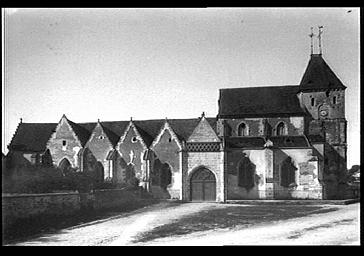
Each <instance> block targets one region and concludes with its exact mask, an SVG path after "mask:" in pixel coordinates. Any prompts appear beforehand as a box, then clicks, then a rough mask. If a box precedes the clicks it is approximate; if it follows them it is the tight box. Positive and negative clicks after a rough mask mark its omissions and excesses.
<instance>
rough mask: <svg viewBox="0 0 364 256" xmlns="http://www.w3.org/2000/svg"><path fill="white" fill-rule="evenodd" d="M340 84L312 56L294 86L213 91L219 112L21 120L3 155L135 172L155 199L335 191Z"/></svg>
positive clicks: (341, 120)
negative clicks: (87, 119)
mask: <svg viewBox="0 0 364 256" xmlns="http://www.w3.org/2000/svg"><path fill="white" fill-rule="evenodd" d="M345 89H346V87H345V86H344V85H343V84H342V82H341V81H340V80H339V78H338V77H337V76H336V75H335V74H334V72H333V71H332V70H331V69H330V67H329V66H328V65H327V63H326V62H325V60H324V59H323V57H322V55H321V54H311V57H310V60H309V62H308V65H307V68H306V71H305V73H304V75H303V77H302V79H301V82H300V83H299V85H286V86H264V87H261V86H260V87H248V88H231V89H220V95H219V100H218V105H219V112H218V114H217V116H216V117H206V116H205V115H204V114H202V115H201V117H199V118H191V119H157V120H129V121H110V122H101V121H98V122H91V123H74V122H72V121H71V120H69V119H68V118H67V117H66V116H65V115H63V116H62V118H61V119H60V120H59V122H58V123H24V122H20V123H19V125H18V127H17V130H16V132H15V134H14V136H13V138H12V141H11V143H10V144H9V146H8V148H9V153H8V156H9V159H11V162H12V164H13V165H21V164H27V163H33V164H51V165H54V166H57V167H59V168H61V169H63V170H65V169H66V168H68V167H73V168H76V169H77V170H78V171H80V172H88V171H93V172H96V173H98V177H99V179H100V181H103V182H115V183H125V182H128V181H130V179H137V180H138V182H139V186H141V187H143V188H144V189H145V190H147V191H149V192H151V194H152V195H153V196H154V197H156V198H171V199H179V200H184V201H217V202H225V201H226V200H239V199H332V198H337V196H338V189H337V187H338V181H339V180H340V177H341V176H342V175H344V173H345V171H346V151H347V145H346V133H347V132H346V127H347V121H346V119H345Z"/></svg>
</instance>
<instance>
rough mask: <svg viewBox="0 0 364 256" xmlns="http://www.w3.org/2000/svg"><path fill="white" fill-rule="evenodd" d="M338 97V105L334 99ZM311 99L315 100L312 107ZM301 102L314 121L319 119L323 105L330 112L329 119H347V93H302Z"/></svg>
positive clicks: (340, 91)
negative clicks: (334, 102)
mask: <svg viewBox="0 0 364 256" xmlns="http://www.w3.org/2000/svg"><path fill="white" fill-rule="evenodd" d="M334 97H336V104H333V99H334ZM311 99H314V106H312V105H311ZM301 102H302V104H303V105H304V106H305V107H306V109H307V110H308V112H309V113H310V114H311V116H312V117H313V118H314V119H319V110H320V107H322V106H323V105H325V106H326V108H327V109H326V110H328V115H327V118H329V119H334V118H344V117H345V91H344V90H332V91H329V93H328V94H327V93H326V92H307V93H302V95H301Z"/></svg>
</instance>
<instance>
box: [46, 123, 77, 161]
mask: <svg viewBox="0 0 364 256" xmlns="http://www.w3.org/2000/svg"><path fill="white" fill-rule="evenodd" d="M63 141H66V146H63ZM47 148H48V149H49V151H50V153H51V155H52V160H53V164H54V165H55V166H58V165H59V163H60V161H61V160H62V159H63V158H67V159H68V161H69V162H70V163H71V165H72V167H79V159H78V151H79V150H80V149H81V148H82V145H81V143H80V141H79V139H78V138H77V136H76V134H75V132H74V131H73V130H72V127H71V125H70V124H69V123H68V121H67V119H66V118H62V119H61V121H60V123H59V124H58V125H57V128H56V131H55V132H54V133H53V134H52V136H51V138H50V139H49V141H48V143H47Z"/></svg>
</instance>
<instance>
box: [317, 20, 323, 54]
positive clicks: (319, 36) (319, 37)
mask: <svg viewBox="0 0 364 256" xmlns="http://www.w3.org/2000/svg"><path fill="white" fill-rule="evenodd" d="M323 27H324V26H318V29H319V32H318V35H317V37H318V39H319V49H320V55H322V47H321V34H322V30H321V29H322V28H323Z"/></svg>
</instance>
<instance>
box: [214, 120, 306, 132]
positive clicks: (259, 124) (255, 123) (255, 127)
mask: <svg viewBox="0 0 364 256" xmlns="http://www.w3.org/2000/svg"><path fill="white" fill-rule="evenodd" d="M264 119H265V120H267V122H268V124H269V125H270V127H271V130H272V134H276V126H277V125H278V123H280V122H284V123H285V125H286V129H287V134H288V135H303V133H304V129H305V124H304V118H303V117H294V116H292V117H271V118H241V119H225V121H226V124H227V125H228V126H229V127H230V128H231V129H230V131H231V133H230V134H228V135H227V136H238V127H239V125H240V124H241V123H245V125H247V127H248V130H249V132H248V136H262V135H264ZM221 122H222V120H220V121H219V122H218V133H219V135H220V136H222V128H221V125H222V124H221Z"/></svg>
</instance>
